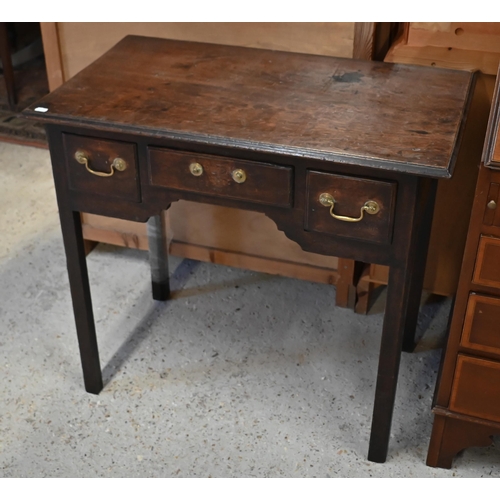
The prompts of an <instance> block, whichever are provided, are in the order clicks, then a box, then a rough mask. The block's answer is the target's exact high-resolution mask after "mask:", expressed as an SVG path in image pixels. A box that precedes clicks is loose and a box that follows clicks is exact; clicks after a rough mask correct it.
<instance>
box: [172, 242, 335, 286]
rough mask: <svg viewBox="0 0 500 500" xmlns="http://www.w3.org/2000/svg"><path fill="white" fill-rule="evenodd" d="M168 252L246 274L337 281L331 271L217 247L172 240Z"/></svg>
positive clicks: (329, 282)
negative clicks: (240, 270) (235, 269)
mask: <svg viewBox="0 0 500 500" xmlns="http://www.w3.org/2000/svg"><path fill="white" fill-rule="evenodd" d="M170 253H171V254H172V255H178V256H180V257H184V258H188V259H194V260H200V261H202V262H212V263H214V264H222V265H224V266H232V267H240V268H243V269H249V270H250V271H257V272H263V273H268V274H274V275H279V276H286V277H289V278H297V279H301V280H305V281H313V282H316V283H325V284H329V285H335V284H337V280H338V273H337V271H336V270H333V269H324V268H320V267H315V266H308V265H305V264H299V263H297V262H289V261H285V260H278V259H276V260H272V259H270V258H268V257H266V258H262V257H260V256H257V255H248V254H243V253H238V252H229V251H221V250H219V249H218V248H210V247H202V246H199V245H192V244H190V245H188V244H185V243H182V242H177V241H175V240H173V241H172V243H171V245H170Z"/></svg>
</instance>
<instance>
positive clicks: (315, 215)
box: [305, 171, 396, 243]
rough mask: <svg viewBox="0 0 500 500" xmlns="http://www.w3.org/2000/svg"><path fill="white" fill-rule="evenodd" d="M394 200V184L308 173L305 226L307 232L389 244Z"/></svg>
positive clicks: (313, 172) (321, 173)
mask: <svg viewBox="0 0 500 500" xmlns="http://www.w3.org/2000/svg"><path fill="white" fill-rule="evenodd" d="M395 199H396V183H395V182H386V181H376V180H370V179H363V178H356V177H347V176H342V175H336V174H328V173H323V172H315V171H309V172H308V173H307V209H306V214H307V215H306V223H305V226H306V229H307V230H308V231H318V232H321V233H329V234H334V235H337V236H345V237H349V238H354V239H359V240H370V241H372V242H375V243H390V242H391V240H392V226H393V218H394V204H395ZM332 205H333V206H332ZM363 207H365V208H366V207H367V208H368V209H364V208H363ZM370 207H374V210H373V212H375V213H370ZM332 214H333V215H332ZM334 216H337V217H338V216H340V217H347V218H349V220H341V219H339V218H336V217H334ZM360 218H361V220H357V219H360Z"/></svg>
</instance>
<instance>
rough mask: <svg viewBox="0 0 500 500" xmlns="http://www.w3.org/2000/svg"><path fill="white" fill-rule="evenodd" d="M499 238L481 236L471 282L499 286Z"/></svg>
mask: <svg viewBox="0 0 500 500" xmlns="http://www.w3.org/2000/svg"><path fill="white" fill-rule="evenodd" d="M499 263H500V239H499V238H492V237H491V236H481V238H480V240H479V247H478V249H477V258H476V264H475V266H474V274H473V277H472V282H473V283H475V284H476V285H483V286H490V287H495V288H498V287H500V265H499Z"/></svg>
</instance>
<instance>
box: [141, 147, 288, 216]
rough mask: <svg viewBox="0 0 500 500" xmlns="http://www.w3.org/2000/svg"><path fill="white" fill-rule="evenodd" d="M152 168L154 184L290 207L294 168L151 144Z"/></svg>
mask: <svg viewBox="0 0 500 500" xmlns="http://www.w3.org/2000/svg"><path fill="white" fill-rule="evenodd" d="M149 169H150V180H151V184H152V185H153V186H161V187H167V188H171V189H179V190H181V191H190V192H193V193H200V194H207V195H212V196H222V197H224V198H234V199H237V200H245V201H251V202H255V203H264V204H266V205H276V206H282V207H289V206H291V200H292V168H291V167H283V166H277V165H271V164H268V163H258V162H252V161H245V160H238V159H232V158H226V157H219V156H209V155H202V154H197V153H188V152H177V151H172V150H168V149H161V148H154V147H151V148H149Z"/></svg>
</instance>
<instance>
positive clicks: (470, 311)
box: [460, 294, 500, 354]
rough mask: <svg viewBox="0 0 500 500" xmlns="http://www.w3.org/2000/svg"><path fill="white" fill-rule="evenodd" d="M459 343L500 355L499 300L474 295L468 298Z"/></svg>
mask: <svg viewBox="0 0 500 500" xmlns="http://www.w3.org/2000/svg"><path fill="white" fill-rule="evenodd" d="M460 343H461V345H462V346H463V347H470V348H472V349H478V350H482V351H485V352H492V353H496V354H500V298H494V297H485V296H483V295H475V294H472V295H471V296H470V297H469V301H468V304H467V312H466V314H465V322H464V328H463V332H462V339H461V341H460Z"/></svg>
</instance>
